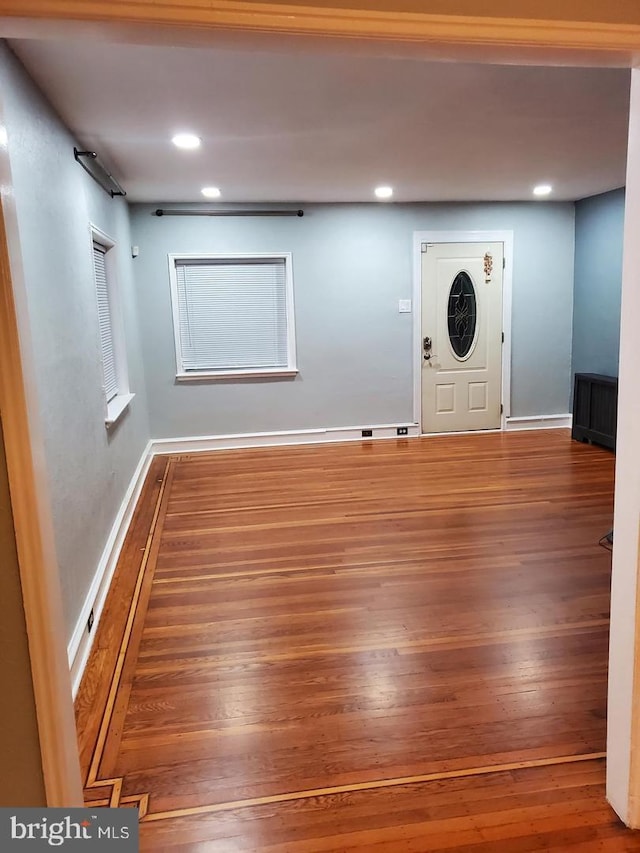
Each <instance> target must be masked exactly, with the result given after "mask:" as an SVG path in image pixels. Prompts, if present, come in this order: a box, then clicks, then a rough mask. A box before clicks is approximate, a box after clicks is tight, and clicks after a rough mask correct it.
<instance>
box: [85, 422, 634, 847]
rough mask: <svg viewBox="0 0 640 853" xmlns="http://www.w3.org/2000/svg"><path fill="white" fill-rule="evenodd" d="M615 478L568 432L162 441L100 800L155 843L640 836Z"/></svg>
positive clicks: (97, 665) (98, 710)
mask: <svg viewBox="0 0 640 853" xmlns="http://www.w3.org/2000/svg"><path fill="white" fill-rule="evenodd" d="M612 494H613V456H612V455H611V454H610V453H608V452H607V451H604V450H600V449H597V448H593V447H589V446H586V445H581V444H577V443H575V442H571V441H570V440H569V438H568V433H566V432H565V431H559V430H557V431H547V432H532V433H515V434H484V435H475V436H456V437H441V438H430V439H421V440H398V441H397V442H395V441H390V442H369V443H363V444H359V443H355V444H342V445H323V446H315V447H289V448H274V449H259V450H241V451H225V452H218V453H212V454H197V455H193V456H178V457H159V458H156V459H155V460H154V464H153V467H152V470H151V472H150V475H149V478H148V481H147V484H146V486H145V492H144V494H143V498H142V500H141V503H140V507H139V509H138V512H137V514H136V517H135V519H134V522H133V525H132V530H131V532H130V535H129V537H128V540H127V543H126V544H125V549H124V551H123V555H122V559H121V563H120V566H119V570H118V575H117V578H116V581H115V583H114V588H113V591H112V594H111V596H110V599H109V605H108V609H107V612H106V613H105V616H104V617H103V620H102V622H101V625H100V627H99V633H98V636H97V638H96V649H95V651H94V653H93V654H92V658H91V660H90V663H89V666H88V668H87V673H86V676H85V679H84V681H83V684H82V687H81V691H80V695H79V698H78V702H77V710H78V728H79V738H80V746H81V755H82V760H83V764H84V767H85V770H86V772H87V799H88V801H91V802H95V803H96V804H97V803H102V804H107V803H111V804H112V805H116V804H118V803H121V804H123V805H131V806H137V807H139V808H140V809H141V815H142V823H141V839H142V849H143V850H211V851H223V853H227V851H229V853H230V851H246V852H247V853H248V851H267V850H282V851H284V850H287V851H292V853H303V851H316V850H317V851H325V850H327V851H329V850H334V851H343V850H344V851H346V850H359V851H369V850H371V851H378V850H380V851H401V850H402V851H404V850H407V851H435V850H440V849H442V850H444V849H447V850H474V851H485V850H486V851H489V850H491V851H493V850H505V851H514V853H515V851H525V850H565V849H569V848H570V849H572V850H573V849H581V850H594V851H595V850H632V849H633V850H640V840H637V836H635V835H634V834H633V833H629V832H628V831H626V830H625V829H624V827H622V825H621V824H619V823H618V821H617V819H616V818H615V816H614V814H613V812H612V811H611V810H610V809H609V807H608V806H607V805H606V802H605V800H604V789H603V781H604V762H603V756H604V748H605V702H606V663H607V640H608V610H609V577H610V556H609V554H608V553H607V552H606V551H605V550H604V549H602V548H600V547H598V539H599V538H600V536H601V535H602V534H603V533H605V532H606V531H607V530H608V529H609V528H610V527H611V517H612ZM498 845H499V846H498Z"/></svg>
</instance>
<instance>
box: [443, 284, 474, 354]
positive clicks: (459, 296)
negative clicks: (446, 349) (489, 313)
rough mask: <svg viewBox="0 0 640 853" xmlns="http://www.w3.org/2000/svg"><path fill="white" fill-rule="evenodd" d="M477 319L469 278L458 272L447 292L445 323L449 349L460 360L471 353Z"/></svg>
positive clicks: (472, 289)
mask: <svg viewBox="0 0 640 853" xmlns="http://www.w3.org/2000/svg"><path fill="white" fill-rule="evenodd" d="M477 319H478V303H477V300H476V291H475V288H474V286H473V282H472V281H471V276H470V275H469V273H466V272H464V271H463V272H459V273H458V274H457V275H456V277H455V278H454V280H453V284H452V285H451V290H450V291H449V304H448V309H447V321H448V328H449V340H450V341H451V348H452V350H453V352H454V353H455V355H456V356H457V357H458V358H460V359H463V358H466V357H467V356H468V355H469V353H470V351H471V347H472V346H473V341H474V339H475V336H476V323H477Z"/></svg>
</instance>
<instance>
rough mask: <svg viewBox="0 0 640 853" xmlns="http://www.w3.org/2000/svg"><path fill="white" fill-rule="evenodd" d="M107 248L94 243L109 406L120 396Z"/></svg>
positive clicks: (104, 378)
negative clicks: (108, 279) (106, 257)
mask: <svg viewBox="0 0 640 853" xmlns="http://www.w3.org/2000/svg"><path fill="white" fill-rule="evenodd" d="M106 254H107V248H106V246H102V245H100V243H97V242H95V241H94V243H93V272H94V276H95V282H96V293H97V295H98V325H99V327H100V350H101V352H102V376H103V387H104V394H105V398H106V401H107V404H109V403H110V402H111V401H112V400H113V399H114V397H116V396H117V394H118V373H117V370H116V354H115V347H114V343H113V326H112V320H111V306H110V299H109V284H108V281H107V265H106V261H105V255H106Z"/></svg>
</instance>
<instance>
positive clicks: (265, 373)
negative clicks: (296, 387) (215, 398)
mask: <svg viewBox="0 0 640 853" xmlns="http://www.w3.org/2000/svg"><path fill="white" fill-rule="evenodd" d="M297 375H298V371H297V370H296V369H295V368H293V369H290V368H288V367H285V368H282V369H274V370H193V371H190V372H189V373H177V374H176V381H177V382H201V381H203V380H206V381H209V380H212V379H245V378H246V379H261V378H276V379H278V378H282V379H286V378H287V377H291V376H297Z"/></svg>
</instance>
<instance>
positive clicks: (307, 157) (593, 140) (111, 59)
mask: <svg viewBox="0 0 640 853" xmlns="http://www.w3.org/2000/svg"><path fill="white" fill-rule="evenodd" d="M10 44H11V47H12V49H13V50H14V51H15V53H16V54H17V55H18V57H19V58H20V59H21V61H22V62H23V63H24V65H25V66H26V68H27V69H28V71H29V72H30V74H31V75H32V76H33V77H34V79H35V80H36V82H37V83H38V84H39V86H40V88H41V89H42V90H43V91H44V92H45V94H46V95H47V97H48V98H49V100H50V101H51V102H52V103H53V105H54V106H55V108H56V110H57V111H58V112H59V114H60V115H61V116H62V118H63V119H64V121H65V122H66V123H67V125H68V126H69V127H70V128H71V130H72V131H73V133H74V134H75V135H76V137H77V138H78V139H79V141H80V142H81V143H82V145H84V146H87V147H88V148H91V149H92V150H95V151H97V152H98V154H99V156H100V159H101V160H102V161H103V162H104V163H105V165H107V166H108V167H109V168H110V170H111V171H112V172H113V174H114V175H115V177H116V178H117V179H118V180H119V181H120V182H121V183H122V184H123V186H124V187H125V189H126V190H127V194H128V197H129V199H130V200H132V201H148V202H187V201H202V200H203V199H202V196H201V195H200V188H201V187H202V186H205V185H215V186H218V187H220V188H221V190H222V200H223V201H229V202H285V201H294V202H313V201H317V202H362V201H371V200H373V188H374V187H375V186H377V185H379V184H390V185H392V186H393V187H394V190H395V194H394V200H395V201H453V200H455V201H478V200H482V201H494V200H505V201H506V200H520V199H527V200H529V199H530V198H531V197H532V196H531V190H532V187H533V186H534V185H535V184H538V183H541V182H544V183H551V184H552V185H553V187H554V193H553V195H552V198H553V199H556V200H573V199H577V198H583V197H585V196H589V195H594V194H596V193H600V192H604V191H606V190H609V189H613V188H615V187H619V186H622V185H623V184H624V180H625V161H626V142H627V122H628V98H629V79H630V78H629V72H628V71H627V70H624V69H602V68H567V67H534V66H526V67H521V66H516V65H488V64H482V65H479V64H466V63H457V62H434V61H427V60H424V59H422V58H415V57H409V58H407V57H389V56H371V55H366V54H364V55H363V54H361V53H357V52H348V51H347V50H346V49H343V50H341V51H335V50H333V51H327V52H323V51H322V50H318V49H315V50H313V51H304V50H301V49H293V48H292V49H289V50H285V49H283V48H282V45H279V46H277V48H276V49H271V50H267V49H264V42H262V43H261V49H258V50H256V49H250V48H249V47H248V46H247V45H242V46H241V47H239V48H238V47H229V46H226V47H221V48H216V47H207V48H203V47H170V46H166V45H133V44H110V43H108V42H106V41H91V40H84V41H78V40H73V41H71V40H68V41H65V40H56V39H47V40H36V39H17V40H12V41H11V42H10ZM184 130H189V131H193V132H195V133H197V134H198V135H199V136H200V137H201V138H202V146H201V148H200V149H199V150H197V151H188V152H184V151H179V150H177V149H176V148H175V147H174V146H173V145H172V144H171V142H170V138H171V136H172V135H173V134H174V133H176V132H178V131H184Z"/></svg>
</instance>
